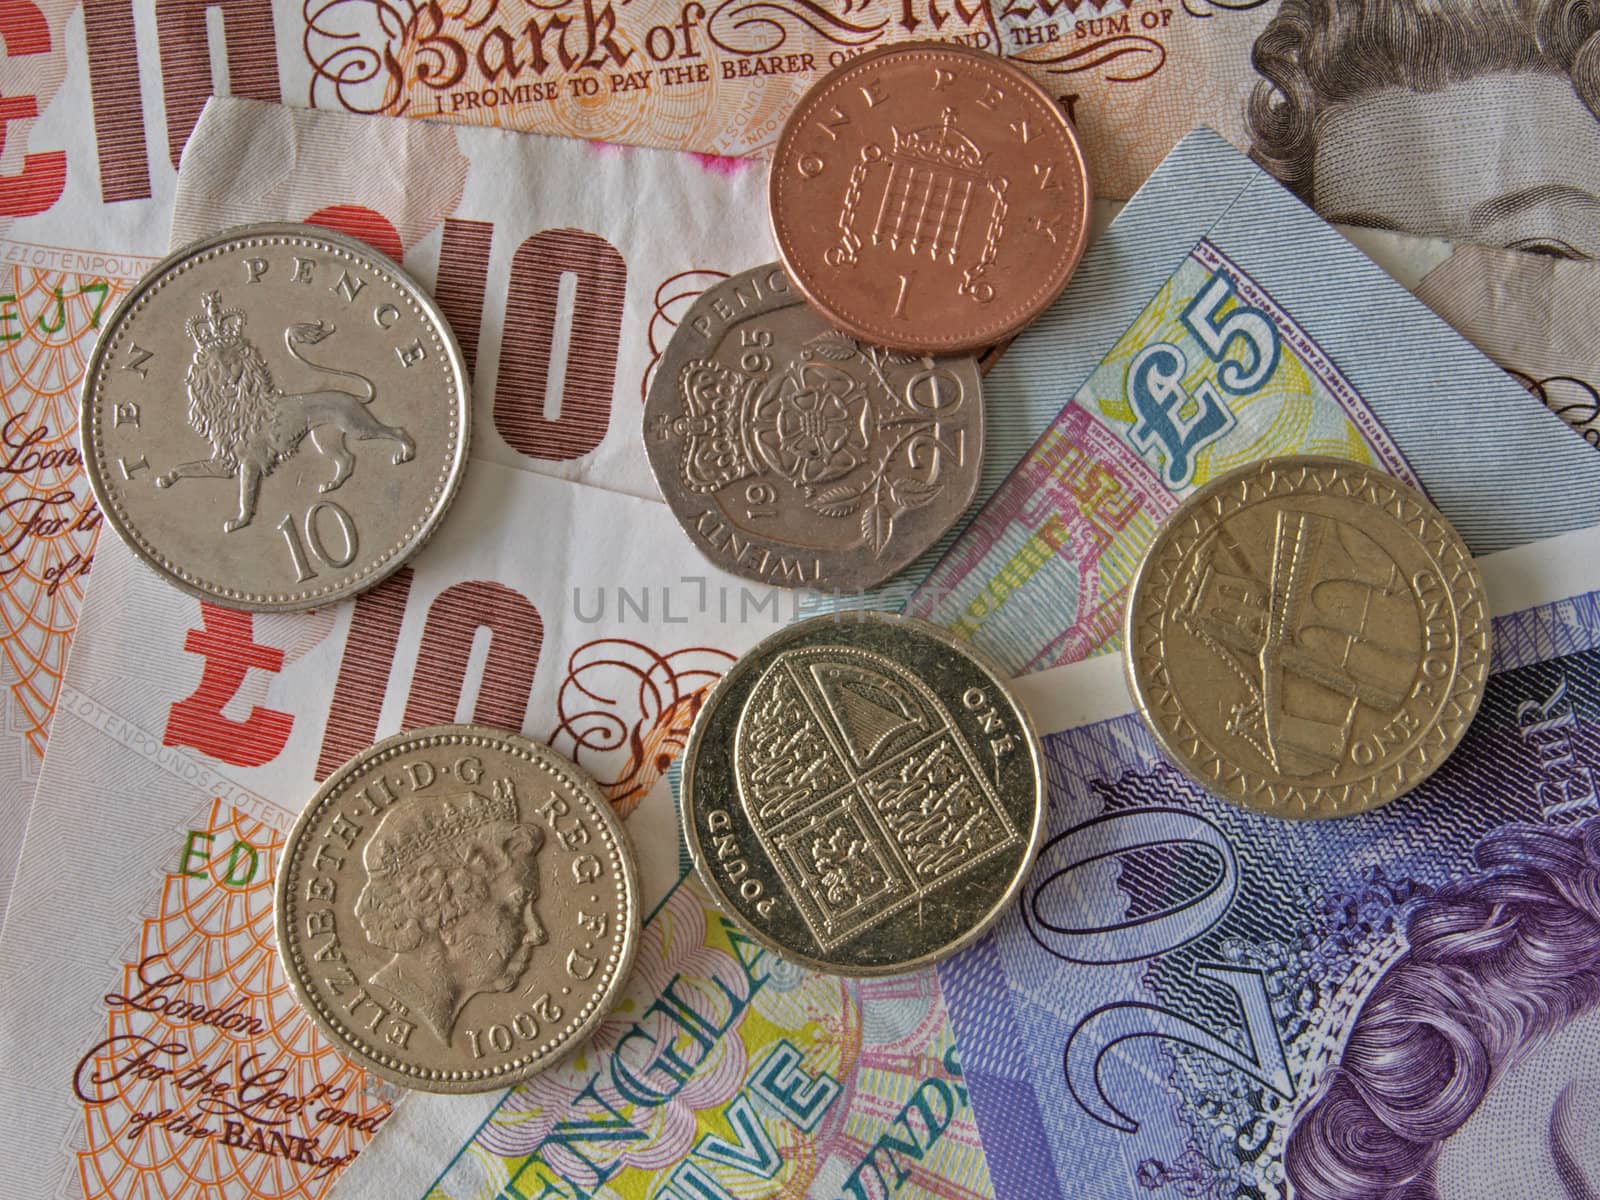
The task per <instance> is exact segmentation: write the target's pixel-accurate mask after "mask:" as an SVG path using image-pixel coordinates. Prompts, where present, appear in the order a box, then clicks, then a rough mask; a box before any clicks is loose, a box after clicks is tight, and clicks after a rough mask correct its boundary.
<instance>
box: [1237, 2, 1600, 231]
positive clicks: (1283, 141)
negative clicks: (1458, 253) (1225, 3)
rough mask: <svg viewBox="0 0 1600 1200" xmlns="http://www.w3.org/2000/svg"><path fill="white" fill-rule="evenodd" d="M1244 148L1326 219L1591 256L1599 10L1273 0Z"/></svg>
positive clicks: (1597, 167)
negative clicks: (1278, 4)
mask: <svg viewBox="0 0 1600 1200" xmlns="http://www.w3.org/2000/svg"><path fill="white" fill-rule="evenodd" d="M1252 60H1253V62H1254V65H1255V68H1256V70H1257V71H1258V72H1259V73H1260V74H1261V75H1262V76H1263V82H1261V83H1258V84H1257V85H1256V87H1255V91H1254V92H1253V94H1252V95H1251V97H1250V99H1249V103H1248V109H1247V122H1248V126H1249V136H1250V138H1251V142H1252V146H1251V155H1252V157H1253V158H1255V160H1256V161H1257V162H1259V163H1260V164H1261V165H1262V166H1264V167H1266V168H1267V169H1268V170H1269V171H1271V172H1272V173H1273V174H1274V175H1276V176H1277V177H1278V178H1279V179H1280V180H1281V181H1282V182H1283V183H1284V184H1286V185H1287V186H1289V187H1290V188H1292V189H1293V190H1294V191H1296V192H1297V193H1299V195H1300V197H1301V199H1303V200H1305V201H1307V202H1308V203H1309V204H1311V206H1312V207H1313V208H1315V209H1316V210H1317V211H1318V212H1319V213H1321V214H1322V215H1323V216H1324V217H1326V218H1327V219H1328V220H1330V221H1342V222H1345V223H1347V224H1351V225H1366V226H1374V227H1377V228H1383V229H1397V230H1406V231H1409V232H1412V233H1429V234H1434V235H1437V236H1440V237H1446V238H1450V239H1452V240H1456V241H1464V242H1483V243H1488V244H1493V245H1499V246H1508V247H1512V248H1515V249H1521V250H1535V251H1540V252H1543V253H1546V254H1553V255H1558V256H1561V257H1566V258H1595V257H1600V122H1597V120H1596V115H1595V114H1596V110H1597V109H1600V10H1597V9H1595V8H1594V6H1593V5H1591V4H1589V3H1587V0H1515V2H1512V3H1498V4H1479V3H1477V0H1284V2H1283V4H1282V6H1281V7H1280V8H1279V9H1278V11H1277V13H1276V14H1274V16H1273V17H1272V19H1271V21H1269V22H1268V24H1267V26H1266V28H1265V29H1263V30H1262V32H1261V34H1260V36H1259V37H1257V39H1256V42H1255V49H1254V52H1253V54H1252Z"/></svg>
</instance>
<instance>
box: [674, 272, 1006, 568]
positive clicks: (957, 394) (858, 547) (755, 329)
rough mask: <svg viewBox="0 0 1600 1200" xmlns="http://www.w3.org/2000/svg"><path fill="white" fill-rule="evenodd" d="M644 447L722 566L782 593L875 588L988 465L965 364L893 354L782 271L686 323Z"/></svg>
mask: <svg viewBox="0 0 1600 1200" xmlns="http://www.w3.org/2000/svg"><path fill="white" fill-rule="evenodd" d="M644 426H645V427H644V443H645V449H646V451H647V453H648V455H649V459H650V467H651V469H652V470H653V471H654V472H655V477H656V481H657V483H658V484H659V485H660V488H661V494H662V496H663V497H664V498H665V499H666V501H667V503H668V505H670V506H671V508H672V511H673V513H674V514H675V515H676V516H677V518H678V522H679V524H681V525H682V526H683V529H684V532H685V533H686V534H687V535H688V536H689V539H690V540H691V541H692V542H694V544H695V546H696V547H697V548H698V549H699V550H700V552H701V553H702V554H704V555H705V556H706V557H707V558H708V559H710V560H711V561H712V562H713V563H715V564H716V565H717V566H719V567H721V568H723V569H724V570H726V571H731V572H733V573H734V574H737V575H743V576H746V577H748V578H751V579H759V580H761V581H762V582H765V583H775V584H779V585H783V586H802V585H803V586H808V587H813V588H829V589H839V590H846V589H848V590H859V589H864V588H869V587H872V586H873V585H875V584H877V583H881V582H882V581H883V580H885V579H887V578H889V577H890V576H891V575H893V574H895V572H897V571H899V570H900V569H901V568H902V567H904V566H906V565H907V564H908V563H910V562H912V561H913V560H914V559H915V558H916V557H917V555H919V554H921V553H922V551H924V550H925V549H927V548H928V547H929V546H930V545H932V544H933V543H934V542H935V541H936V540H938V538H939V536H940V535H941V534H942V533H943V532H944V531H945V530H946V529H948V528H949V527H950V525H951V524H952V523H953V522H954V521H955V520H956V519H957V518H958V517H959V516H960V515H961V514H962V513H963V512H964V511H965V510H966V508H967V505H968V504H970V503H971V501H972V497H973V493H974V492H975V490H976V489H977V485H978V476H979V472H980V470H981V468H982V463H983V385H982V380H981V377H980V374H979V368H978V362H977V360H976V359H974V358H971V357H953V358H933V357H930V356H927V355H912V354H902V353H898V352H895V351H889V350H884V349H881V348H880V347H877V346H873V345H870V344H866V343H863V342H860V341H858V340H857V339H856V338H854V337H851V336H850V335H849V334H846V333H841V332H839V331H837V330H835V329H833V328H832V327H830V326H829V325H828V323H827V322H826V321H824V320H823V318H822V317H821V316H819V315H818V314H817V313H816V311H815V310H814V309H812V308H811V307H810V306H809V305H807V304H806V303H805V302H804V300H803V299H802V298H801V297H800V295H799V294H798V293H797V292H796V291H795V290H794V289H793V287H792V286H791V284H790V281H789V278H788V276H787V275H786V274H785V272H784V270H783V268H782V267H781V266H780V265H779V264H777V263H768V264H766V265H765V266H761V267H757V268H755V269H754V270H750V271H745V272H743V273H742V274H739V275H734V276H732V277H731V278H729V279H726V280H722V281H721V282H719V283H717V284H715V285H714V286H713V287H711V288H709V289H708V290H707V291H706V292H705V293H704V294H702V295H701V296H700V298H699V299H698V300H696V301H695V303H694V305H693V307H692V308H690V309H689V311H688V312H687V313H686V314H685V315H684V317H683V319H682V320H681V321H680V322H679V324H678V328H677V330H676V332H674V334H673V335H672V341H671V342H670V343H669V344H668V346H667V351H666V354H665V355H664V356H663V357H662V360H661V363H660V365H659V366H658V367H657V369H656V373H655V376H654V378H653V379H652V381H651V385H650V392H649V396H648V399H647V401H646V403H645V411H644Z"/></svg>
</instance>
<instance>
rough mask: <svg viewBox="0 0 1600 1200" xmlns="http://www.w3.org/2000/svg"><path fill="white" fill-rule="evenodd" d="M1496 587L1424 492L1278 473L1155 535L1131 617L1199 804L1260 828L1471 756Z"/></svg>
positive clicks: (1250, 471) (1379, 794)
mask: <svg viewBox="0 0 1600 1200" xmlns="http://www.w3.org/2000/svg"><path fill="white" fill-rule="evenodd" d="M1489 628H1490V626H1489V608H1488V601H1487V598H1486V597H1485V594H1484V587H1483V579H1482V577H1481V576H1480V575H1479V573H1478V569H1477V567H1476V566H1475V565H1474V563H1473V561H1472V555H1471V553H1470V552H1469V551H1468V550H1467V547H1466V544H1465V543H1464V542H1462V540H1461V537H1460V535H1458V534H1457V533H1456V531H1455V530H1454V529H1452V528H1451V526H1450V523H1449V522H1448V521H1446V520H1445V518H1444V516H1443V515H1442V514H1441V513H1440V512H1439V510H1438V509H1436V508H1434V506H1433V505H1432V504H1430V503H1429V502H1428V501H1427V499H1426V498H1424V497H1423V496H1422V495H1421V494H1420V493H1419V492H1417V491H1415V490H1414V489H1412V488H1410V487H1408V486H1406V485H1405V484H1404V483H1401V482H1400V481H1399V480H1397V479H1394V478H1393V477H1391V476H1389V475H1386V474H1384V473H1383V472H1382V471H1379V470H1376V469H1375V468H1372V467H1368V466H1363V465H1361V464H1358V463H1353V462H1347V461H1345V460H1343V459H1336V458H1319V457H1290V458H1275V459H1268V460H1266V461H1263V462H1259V463H1255V464H1252V465H1250V466H1247V467H1243V468H1241V469H1239V470H1237V471H1233V472H1231V473H1229V474H1227V475H1224V476H1222V477H1221V478H1219V479H1217V480H1215V481H1213V482H1212V483H1210V484H1208V485H1207V486H1205V487H1203V488H1201V489H1200V490H1199V491H1197V492H1195V493H1194V495H1192V496H1191V497H1189V499H1188V500H1186V501H1185V502H1184V504H1183V506H1182V507H1181V508H1179V509H1178V510H1177V511H1176V512H1175V513H1173V514H1172V516H1171V517H1170V518H1169V519H1168V520H1167V522H1166V524H1165V525H1163V526H1162V528H1161V529H1160V530H1158V531H1157V533H1156V536H1155V539H1154V541H1153V542H1152V543H1151V545H1150V549H1149V551H1148V553H1147V554H1146V556H1145V559H1144V562H1143V563H1142V565H1141V566H1140V567H1139V570H1138V572H1137V574H1136V575H1135V577H1134V581H1133V585H1132V598H1131V599H1130V601H1129V603H1128V613H1127V630H1126V639H1125V647H1124V654H1125V660H1124V661H1125V664H1126V667H1127V673H1128V683H1129V687H1130V689H1131V691H1132V693H1133V697H1134V700H1135V701H1136V703H1137V705H1138V707H1139V711H1140V714H1141V715H1142V716H1143V717H1144V719H1145V721H1146V723H1147V724H1148V725H1149V726H1150V730H1151V732H1152V733H1154V735H1155V737H1156V740H1157V742H1159V743H1160V745H1161V748H1162V749H1163V750H1164V751H1165V752H1166V754H1167V756H1168V757H1169V758H1170V759H1171V760H1172V761H1173V762H1174V763H1175V764H1177V766H1178V767H1179V768H1181V769H1182V770H1183V771H1184V772H1185V773H1186V774H1188V775H1190V776H1191V777H1192V778H1193V779H1194V780H1195V781H1196V782H1197V783H1199V784H1200V785H1201V786H1202V787H1204V788H1207V789H1208V790H1210V791H1211V792H1213V793H1215V794H1216V795H1218V796H1221V797H1223V798H1225V799H1228V800H1232V801H1235V802H1237V803H1239V804H1242V805H1244V806H1245V807H1247V808H1252V809H1255V810H1257V811H1259V812H1264V813H1270V814H1273V815H1276V816H1283V817H1332V816H1341V815H1344V814H1347V813H1359V812H1365V811H1367V810H1369V809H1373V808H1376V807H1378V806H1379V805H1380V804H1386V803H1388V802H1389V801H1390V800H1393V799H1394V798H1395V797H1397V796H1400V795H1402V794H1404V793H1405V792H1406V791H1408V790H1410V789H1411V788H1413V787H1415V786H1416V785H1417V784H1418V783H1420V782H1421V781H1422V780H1423V779H1424V778H1426V777H1427V776H1428V775H1429V774H1430V773H1431V772H1432V771H1433V770H1434V769H1435V768H1436V767H1437V766H1438V765H1439V764H1440V763H1441V762H1443V761H1444V760H1445V758H1446V757H1447V756H1448V755H1449V754H1450V752H1451V751H1452V750H1453V749H1455V747H1456V744H1457V743H1458V742H1460V740H1461V738H1462V735H1463V734H1465V733H1466V730H1467V726H1468V724H1469V723H1470V722H1471V721H1472V716H1473V714H1474V713H1475V712H1476V711H1477V708H1478V702H1479V701H1480V700H1481V699H1482V697H1483V688H1484V684H1485V682H1486V680H1487V678H1488V674H1489Z"/></svg>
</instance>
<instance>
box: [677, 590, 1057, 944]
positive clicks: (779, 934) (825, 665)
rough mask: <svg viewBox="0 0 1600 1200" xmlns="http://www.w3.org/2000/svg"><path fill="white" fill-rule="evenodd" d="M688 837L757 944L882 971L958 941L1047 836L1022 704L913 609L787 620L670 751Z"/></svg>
mask: <svg viewBox="0 0 1600 1200" xmlns="http://www.w3.org/2000/svg"><path fill="white" fill-rule="evenodd" d="M683 761H684V767H683V786H682V791H681V797H682V801H683V827H684V837H685V840H686V841H687V842H688V845H689V851H690V855H691V856H692V857H693V859H694V863H695V867H696V869H697V870H698V871H699V873H700V877H701V879H702V880H703V881H704V882H705V884H706V886H707V888H709V889H710V891H711V894H712V896H713V897H714V898H715V899H716V900H717V901H718V903H719V904H721V906H722V908H723V909H724V911H726V912H727V913H728V915H729V916H730V917H731V918H732V919H733V920H734V921H736V922H737V923H738V924H739V925H741V926H742V927H743V928H744V929H745V931H746V932H747V933H749V934H750V936H751V937H753V938H755V939H756V940H757V941H759V942H761V943H762V944H763V945H765V946H767V947H769V948H770V949H772V950H773V951H775V952H776V953H778V954H780V955H782V956H784V957H786V958H788V959H790V960H791V961H793V962H796V963H799V964H801V965H803V966H807V967H810V968H812V969H815V970H821V971H831V972H834V973H837V974H842V975H886V974H893V973H896V972H900V971H909V970H914V969H916V968H918V967H923V966H927V965H928V964H929V963H933V962H937V961H938V960H940V959H942V958H945V957H946V956H948V955H950V954H954V953H955V952H956V951H957V950H959V949H961V948H962V947H963V946H967V945H970V944H971V943H972V941H973V940H974V939H976V938H977V937H979V936H980V935H981V934H982V933H983V931H984V930H986V929H987V928H989V926H990V925H992V924H993V923H994V922H995V921H996V920H998V919H999V917H1000V914H1001V913H1002V912H1004V911H1005V909H1006V907H1007V906H1008V905H1009V904H1010V903H1011V902H1012V900H1014V899H1015V898H1016V895H1017V893H1018V891H1019V890H1020V889H1021V887H1022V882H1023V879H1024V878H1025V877H1026V875H1027V873H1028V870H1029V868H1030V867H1031V866H1032V864H1033V860H1034V857H1035V855H1036V854H1037V852H1038V848H1039V841H1040V838H1041V837H1042V836H1043V833H1044V812H1045V799H1044V784H1045V779H1044V761H1043V757H1042V755H1041V754H1040V751H1039V743H1038V739H1037V737H1036V736H1035V734H1034V731H1033V726H1032V723H1031V722H1030V721H1029V719H1028V715H1027V713H1026V712H1025V711H1024V710H1023V708H1022V706H1021V704H1020V703H1018V701H1017V700H1016V698H1015V697H1014V696H1013V695H1012V694H1011V691H1010V689H1009V688H1008V687H1007V686H1006V683H1005V681H1004V680H1003V679H1002V678H1001V676H1000V675H999V674H998V673H997V672H996V671H995V670H994V669H993V668H991V667H990V666H988V665H987V664H986V663H984V662H983V661H982V660H980V659H979V658H977V657H975V656H974V655H973V653H972V651H971V649H970V648H969V647H967V646H965V645H963V644H962V643H961V642H959V641H958V640H957V639H956V638H954V637H952V636H951V635H950V634H948V633H946V632H945V631H944V630H942V629H939V628H937V627H935V626H933V625H929V624H928V623H926V622H924V621H918V620H914V619H912V618H908V617H896V616H891V615H889V614H886V613H880V612H866V611H861V612H844V613H837V614H831V615H828V616H823V617H814V618H812V619H811V620H808V621H801V622H799V623H798V624H795V625H791V626H789V627H788V628H787V629H784V630H782V631H780V632H778V633H776V634H774V635H773V636H771V637H769V638H767V639H765V640H764V641H762V642H761V643H760V644H759V645H757V646H756V647H755V648H754V649H752V650H751V651H749V653H747V654H745V655H744V656H743V657H742V658H740V659H739V661H738V662H736V663H734V665H733V667H732V668H731V669H730V670H729V671H728V673H727V674H726V675H724V676H723V677H722V680H721V681H720V682H719V683H718V684H717V686H716V687H715V688H714V689H713V690H712V692H711V694H710V695H709V696H708V697H707V699H706V701H705V705H704V707H702V708H701V710H700V714H699V716H698V717H697V718H696V720H695V724H694V729H693V730H692V732H691V733H690V737H689V743H688V746H687V747H686V749H685V751H684V757H683Z"/></svg>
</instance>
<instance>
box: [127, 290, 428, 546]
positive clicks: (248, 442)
mask: <svg viewBox="0 0 1600 1200" xmlns="http://www.w3.org/2000/svg"><path fill="white" fill-rule="evenodd" d="M203 310H204V311H203V314H202V315H201V316H198V317H193V318H191V319H190V320H189V323H188V329H189V337H190V338H191V339H192V340H193V341H194V344H195V351H194V359H193V361H192V362H190V364H189V372H188V374H187V375H186V376H185V377H184V383H185V384H186V385H187V390H188V397H189V410H188V417H189V424H190V426H191V427H192V428H193V429H194V431H195V432H196V433H198V434H199V435H200V436H201V437H203V438H205V439H206V440H207V441H209V442H210V443H211V457H210V458H203V459H199V460H197V461H195V462H186V463H179V464H178V465H177V466H175V467H173V468H172V469H171V470H170V471H167V472H166V473H164V474H161V475H158V476H156V481H155V482H156V486H157V487H162V488H167V487H171V486H172V485H173V484H175V483H177V482H178V480H180V479H234V478H237V479H238V481H239V511H238V513H237V515H235V516H233V517H231V518H229V519H228V520H226V521H224V522H223V524H222V528H223V531H224V532H226V533H232V532H233V531H234V530H236V529H243V528H244V527H245V526H246V525H248V524H250V521H251V520H252V518H254V516H255V510H256V496H257V495H258V493H259V492H260V490H261V481H262V480H263V479H264V478H266V477H267V476H268V475H270V474H272V472H273V471H274V470H275V469H276V468H277V467H278V466H279V465H281V464H282V463H284V462H286V461H287V460H288V459H290V458H291V457H293V456H294V454H295V452H296V451H297V450H299V449H300V446H301V444H302V443H304V442H306V441H308V440H309V441H310V443H311V444H312V446H313V447H315V448H316V450H317V452H318V453H319V454H321V455H322V456H323V457H324V458H327V459H329V460H331V461H332V463H333V478H332V479H328V480H325V481H324V482H322V483H320V484H318V485H317V490H318V491H319V492H323V493H327V492H331V491H333V490H334V489H335V488H337V487H339V486H341V485H342V484H343V483H344V482H345V481H346V480H347V479H349V478H350V474H351V472H352V471H354V470H355V456H354V455H353V454H351V453H350V450H349V447H348V446H347V445H346V444H345V439H346V438H354V439H356V440H357V441H372V440H376V439H386V440H388V441H392V442H394V443H395V444H396V445H397V446H398V447H399V449H397V450H396V451H395V454H394V457H393V458H392V460H391V461H392V462H393V463H394V464H395V465H396V466H398V465H399V464H401V463H404V462H409V461H410V460H411V459H412V458H413V457H415V455H416V444H415V443H414V442H413V441H412V440H411V435H410V434H409V433H407V432H406V431H405V430H404V429H402V428H400V427H399V426H398V425H385V424H384V423H383V422H382V421H380V420H378V419H377V418H376V417H374V416H373V415H372V413H371V412H370V411H369V410H368V407H367V406H368V405H370V404H371V403H372V401H373V400H374V398H375V397H376V396H377V389H376V388H375V387H374V386H373V384H372V381H371V380H370V379H368V378H367V377H366V376H364V375H360V374H358V373H356V372H355V371H345V370H341V369H339V368H337V367H329V366H324V365H323V364H321V363H316V362H313V361H311V360H310V359H309V358H307V357H305V355H304V354H303V353H301V349H300V348H301V347H302V346H314V345H316V344H317V343H318V342H321V341H323V340H324V339H325V338H327V337H329V336H330V335H331V334H333V333H334V332H335V327H334V326H332V325H324V324H323V323H322V322H321V321H308V322H302V323H299V324H294V325H290V326H288V327H287V328H286V329H284V331H283V342H284V346H285V347H286V348H287V349H288V351H289V354H290V355H291V356H292V357H293V358H294V359H295V360H296V361H298V362H301V363H304V364H305V365H306V366H308V367H310V368H311V369H312V370H314V371H317V372H319V373H320V374H323V375H337V376H341V377H343V378H346V379H353V380H355V381H356V382H357V384H358V385H359V387H360V389H361V390H360V391H346V390H344V389H342V388H337V387H328V388H322V389H319V390H315V391H306V392H284V391H282V390H280V389H279V388H278V387H277V385H276V384H274V383H273V381H272V372H271V371H270V370H269V369H268V367H267V360H266V359H265V357H263V355H262V353H261V351H260V350H259V349H257V348H256V346H255V344H254V343H253V342H251V341H250V340H249V339H248V338H246V337H244V336H243V329H244V323H245V315H244V313H243V312H241V311H239V310H237V309H231V308H230V309H225V308H223V307H222V296H221V293H220V292H208V293H207V294H206V296H205V299H204V301H203Z"/></svg>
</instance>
